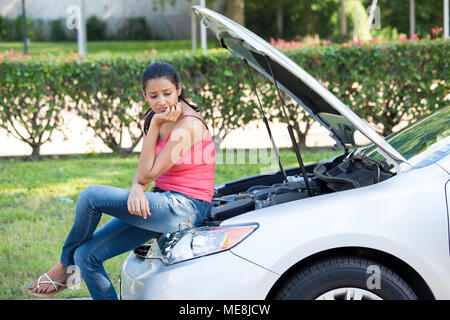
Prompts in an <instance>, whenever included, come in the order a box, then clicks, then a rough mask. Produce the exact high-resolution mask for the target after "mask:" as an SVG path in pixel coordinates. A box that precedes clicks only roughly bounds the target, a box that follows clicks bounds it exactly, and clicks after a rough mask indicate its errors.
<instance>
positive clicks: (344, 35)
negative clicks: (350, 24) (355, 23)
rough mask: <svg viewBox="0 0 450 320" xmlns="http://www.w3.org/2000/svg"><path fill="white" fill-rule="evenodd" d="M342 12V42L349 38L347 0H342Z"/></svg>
mask: <svg viewBox="0 0 450 320" xmlns="http://www.w3.org/2000/svg"><path fill="white" fill-rule="evenodd" d="M340 13H341V19H340V20H341V42H345V40H346V39H347V16H346V15H345V0H341V6H340Z"/></svg>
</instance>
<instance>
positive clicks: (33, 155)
mask: <svg viewBox="0 0 450 320" xmlns="http://www.w3.org/2000/svg"><path fill="white" fill-rule="evenodd" d="M30 146H31V148H32V149H33V151H32V153H31V159H39V156H40V155H41V144H33V145H30Z"/></svg>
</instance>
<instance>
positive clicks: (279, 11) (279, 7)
mask: <svg viewBox="0 0 450 320" xmlns="http://www.w3.org/2000/svg"><path fill="white" fill-rule="evenodd" d="M275 7H276V25H277V33H278V37H280V38H283V2H282V1H280V0H278V1H277V2H276V4H275Z"/></svg>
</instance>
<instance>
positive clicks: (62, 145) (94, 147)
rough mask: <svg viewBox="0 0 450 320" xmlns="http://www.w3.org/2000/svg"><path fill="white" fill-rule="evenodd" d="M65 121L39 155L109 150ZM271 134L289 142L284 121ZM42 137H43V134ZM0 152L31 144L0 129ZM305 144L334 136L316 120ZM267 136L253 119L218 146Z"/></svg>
mask: <svg viewBox="0 0 450 320" xmlns="http://www.w3.org/2000/svg"><path fill="white" fill-rule="evenodd" d="M63 117H64V119H65V124H64V125H63V131H64V133H63V132H61V131H57V130H55V131H54V132H53V134H52V138H51V141H48V142H47V143H45V144H43V145H42V147H41V155H46V154H83V153H92V152H96V153H103V152H107V153H109V152H111V150H110V149H109V148H108V147H106V146H105V145H104V144H103V142H102V140H101V139H100V138H98V137H95V135H94V131H93V130H92V129H90V128H88V127H87V126H86V120H84V119H82V118H81V117H79V116H77V115H76V114H74V113H71V112H65V113H63ZM270 128H271V131H272V135H273V138H274V140H275V143H276V145H277V147H279V148H281V147H289V146H291V145H292V144H291V140H290V138H289V133H288V131H287V128H286V124H283V123H270ZM44 138H45V137H44ZM0 141H1V144H0V156H22V155H29V154H31V147H30V146H29V145H28V144H26V143H24V142H22V141H20V140H17V139H16V138H14V137H12V136H10V135H8V134H7V132H6V131H5V130H3V129H0ZM123 144H124V147H127V146H131V140H130V137H129V135H127V134H125V135H124V137H123ZM306 144H307V145H308V146H311V147H314V146H317V147H323V146H332V145H333V144H334V140H333V139H331V138H330V137H329V132H328V130H326V129H325V128H323V127H321V126H320V125H319V124H318V123H315V125H313V127H312V128H311V130H310V132H309V134H308V136H307V138H306ZM271 147H272V145H271V143H270V139H269V136H268V133H267V131H266V127H265V125H264V123H263V122H262V121H253V122H251V123H249V124H248V125H247V126H246V127H244V128H239V129H236V130H233V131H231V132H230V133H229V134H228V135H227V136H226V137H225V140H224V141H223V142H222V144H221V148H271ZM141 148H142V141H141V142H140V143H139V144H138V145H137V146H136V148H135V149H134V151H136V152H139V151H140V150H141Z"/></svg>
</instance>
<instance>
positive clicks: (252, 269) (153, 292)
mask: <svg viewBox="0 0 450 320" xmlns="http://www.w3.org/2000/svg"><path fill="white" fill-rule="evenodd" d="M278 278H279V275H278V274H276V273H274V272H271V271H269V270H267V269H264V268H262V267H260V266H258V265H256V264H254V263H252V262H249V261H247V260H245V259H243V258H241V257H239V256H237V255H235V254H233V253H232V252H231V251H225V252H221V253H217V254H213V255H209V256H205V257H200V258H196V259H192V260H188V261H184V262H180V263H177V264H174V265H170V266H166V265H164V264H163V263H162V262H161V261H160V260H159V259H146V260H140V259H138V258H136V256H135V255H134V253H131V254H130V255H129V256H128V257H127V259H126V260H125V262H124V264H123V266H122V271H121V275H120V295H121V299H124V300H129V299H139V300H149V299H150V300H151V299H155V300H172V299H177V300H178V299H179V300H205V299H210V300H229V299H233V300H239V299H252V300H262V299H265V298H266V296H267V294H268V292H269V290H270V288H271V287H272V286H273V284H274V283H275V281H276V280H277V279H278Z"/></svg>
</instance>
